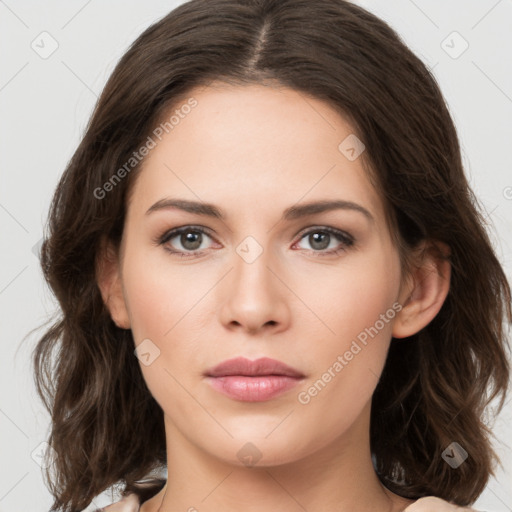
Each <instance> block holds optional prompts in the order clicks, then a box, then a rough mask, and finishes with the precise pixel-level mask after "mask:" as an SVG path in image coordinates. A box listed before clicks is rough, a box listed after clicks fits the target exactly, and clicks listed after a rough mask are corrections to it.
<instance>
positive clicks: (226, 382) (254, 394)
mask: <svg viewBox="0 0 512 512" xmlns="http://www.w3.org/2000/svg"><path fill="white" fill-rule="evenodd" d="M300 380H301V379H299V378H295V377H288V376H285V375H264V376H261V377H247V376H245V375H229V376H224V377H208V381H209V383H210V385H211V386H212V387H213V388H214V389H216V390H217V391H220V392H221V393H223V394H225V395H227V396H229V397H230V398H233V399H234V400H241V401H243V402H264V401H265V400H270V399H271V398H274V397H276V396H278V395H281V394H282V393H284V392H286V391H288V390H289V389H291V388H293V387H294V386H296V385H297V384H298V383H299V382H300Z"/></svg>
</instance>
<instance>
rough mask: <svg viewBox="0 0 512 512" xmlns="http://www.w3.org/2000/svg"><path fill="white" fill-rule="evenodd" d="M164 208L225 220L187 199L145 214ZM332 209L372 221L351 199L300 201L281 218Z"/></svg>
mask: <svg viewBox="0 0 512 512" xmlns="http://www.w3.org/2000/svg"><path fill="white" fill-rule="evenodd" d="M165 209H178V210H183V211H185V212H188V213H193V214H196V215H205V216H208V217H214V218H217V219H221V220H225V219H226V215H225V214H224V213H223V212H222V210H221V209H220V208H218V207H217V206H215V205H213V204H210V203H203V202H198V201H190V200H187V199H171V198H165V199H160V200H159V201H157V202H156V203H155V204H154V205H153V206H151V207H150V208H149V209H148V211H147V212H146V215H148V214H150V213H152V212H155V211H159V210H165ZM332 210H352V211H356V212H359V213H362V214H363V215H364V216H365V217H366V218H367V219H368V220H369V221H370V222H374V220H375V219H374V218H373V215H372V214H371V213H370V212H369V211H368V210H367V209H366V208H364V207H363V206H361V205H360V204H357V203H354V202H352V201H344V200H341V199H340V200H325V201H314V202H310V203H301V204H298V205H294V206H290V207H289V208H287V209H286V210H285V211H284V212H283V215H282V218H281V220H295V219H299V218H301V217H307V216H308V215H315V214H319V213H323V212H327V211H332Z"/></svg>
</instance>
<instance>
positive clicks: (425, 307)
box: [392, 241, 451, 338]
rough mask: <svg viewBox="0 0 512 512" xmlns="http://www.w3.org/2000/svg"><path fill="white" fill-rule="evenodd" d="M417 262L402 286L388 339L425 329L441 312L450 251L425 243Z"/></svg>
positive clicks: (441, 244) (445, 292) (446, 290)
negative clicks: (390, 335)
mask: <svg viewBox="0 0 512 512" xmlns="http://www.w3.org/2000/svg"><path fill="white" fill-rule="evenodd" d="M419 254H420V257H419V262H417V263H416V265H415V267H414V269H413V271H412V274H411V275H410V276H408V279H407V280H406V285H405V286H403V288H402V290H401V293H400V298H399V303H400V304H401V305H402V309H401V310H400V312H399V313H398V315H396V317H395V322H394V324H393V331H392V336H393V337H394V338H405V337H407V336H412V335H413V334H416V333H417V332H418V331H420V330H421V329H423V327H425V326H427V325H428V324H429V323H430V322H431V320H432V319H433V318H434V317H435V316H436V315H437V313H438V312H439V310H440V309H441V307H442V305H443V303H444V301H445V299H446V296H447V295H448V292H449V290H450V276H451V264H450V261H449V259H448V256H449V254H450V248H449V246H448V245H446V244H444V243H442V242H438V241H429V242H425V243H424V244H423V245H422V246H421V247H420V250H419Z"/></svg>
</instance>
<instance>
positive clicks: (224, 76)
mask: <svg viewBox="0 0 512 512" xmlns="http://www.w3.org/2000/svg"><path fill="white" fill-rule="evenodd" d="M213 80H221V81H225V82H227V83H231V84H237V85H243V84H255V83H256V84H278V85H280V86H284V87H289V88H292V89H294V90H296V91H299V92H301V93H303V94H305V95H309V96H310V97H314V98H318V99H321V100H325V101H326V102H328V104H329V105H330V106H331V107H332V108H334V109H336V111H338V112H339V113H340V114H341V115H342V116H344V117H345V118H346V119H347V120H349V121H350V123H351V125H352V126H353V128H354V130H355V132H356V133H357V134H358V137H359V138H360V139H361V140H362V141H363V143H364V144H365V146H366V151H365V152H364V153H363V155H362V158H363V163H364V164H365V170H366V171H367V172H368V176H369V177H370V178H371V180H372V183H373V184H374V186H375V187H376V189H377V190H378V192H379V194H380V195H381V197H382V199H383V201H384V203H385V207H386V215H387V219H386V220H389V226H390V228H391V233H392V236H393V240H394V242H395V244H396V247H397V248H398V250H399V254H400V257H401V261H402V263H403V270H404V272H405V271H407V269H408V268H409V265H410V261H409V256H410V255H411V254H412V250H413V249H414V248H415V247H417V245H418V243H419V242H421V241H424V240H438V241H441V242H443V243H445V244H447V245H448V246H449V247H450V250H451V254H450V255H449V256H448V257H449V259H450V263H451V266H452V274H451V285H450V291H449V293H448V296H447V298H446V300H445V302H444V304H443V306H442V308H441V310H440V312H439V313H438V315H437V316H436V317H435V318H434V319H433V320H432V321H431V322H430V323H429V325H428V326H426V327H425V328H423V329H422V330H421V331H420V332H418V333H417V334H415V335H414V336H410V337H408V338H406V339H400V340H398V339H392V341H391V346H390V349H389V353H388V358H387V361H386V365H385V368H384V371H383V373H382V376H381V379H380V382H379V384H378V386H377V388H376V390H375V393H374V396H373V401H372V411H371V424H370V434H371V435H370V442H371V450H372V454H373V458H374V464H375V470H376V472H377V474H378V476H379V478H380V479H381V481H382V482H383V484H384V485H386V486H387V487H388V488H389V489H391V490H392V491H394V492H395V493H397V494H399V495H401V496H404V497H408V498H413V499H416V498H420V497H423V496H427V495H434V496H438V497H440V498H443V499H445V500H450V501H453V502H454V503H456V504H458V505H462V506H464V505H468V504H471V503H473V502H474V501H475V500H476V499H477V497H478V496H479V494H480V493H481V492H482V491H483V489H484V487H485V485H486V483H487V481H488V478H489V476H490V475H491V474H493V468H494V463H495V462H496V461H497V460H498V459H497V456H496V454H495V453H494V451H493V449H492V442H491V441H492V435H491V431H490V429H489V427H488V425H487V424H486V422H485V421H484V418H485V415H484V412H485V411H486V407H487V406H488V405H489V403H490V402H491V400H494V399H497V401H498V406H499V407H498V410H499V409H500V408H501V407H502V405H503V403H504V400H505V396H506V393H507V385H508V378H509V371H510V368H509V362H508V355H509V354H508V348H509V347H508V342H507V338H506V329H507V325H506V323H507V322H508V323H510V322H511V321H512V311H511V305H510V303H511V291H510V285H509V283H508V282H507V279H506V276H505V274H504V271H503V269H502V267H501V265H500V262H499V261H498V258H497V256H496V254H495V252H494V250H493V247H492V244H491V241H490V238H489V234H488V233H487V231H486V222H485V211H484V209H483V208H482V207H481V206H480V205H479V202H478V200H477V198H476V197H475V195H474V194H473V192H472V191H471V189H470V187H469V184H468V181H467V179H466V177H465V174H464V169H463V165H462V161H461V152H460V147H459V141H458V136H457V133H456V129H455V126H454V123H453V121H452V118H451V116H450V113H449V110H448V107H447V105H446V103H445V101H444V98H443V96H442V94H441V92H440V88H439V86H438V84H437V82H436V80H435V78H434V76H433V75H432V73H431V72H430V70H429V69H428V68H427V67H426V66H425V64H424V63H423V62H422V61H421V60H420V59H419V58H418V57H416V56H415V55H414V54H413V53H412V52H411V51H410V50H409V49H408V47H407V46H406V45H405V43H404V42H403V41H402V40H401V38H400V37H399V36H398V34H397V33H396V32H395V31H394V30H393V29H392V28H391V27H390V26H389V25H387V24H386V23H385V22H384V21H382V20H380V19H379V18H378V17H376V16H375V15H373V14H371V13H369V12H368V11H366V10H365V9H363V8H361V7H359V6H357V5H354V4H352V3H350V2H348V1H344V0H315V1H314V2H311V1H309V0H237V1H235V0H191V1H189V2H187V3H184V4H182V5H180V6H179V7H177V8H176V9H174V10H173V11H171V12H170V13H169V14H168V15H166V16H165V17H163V18H162V19H161V20H159V21H157V22H156V23H154V24H153V25H151V26H150V27H149V28H147V29H146V30H145V31H144V32H143V33H142V35H140V36H139V37H138V38H137V39H136V40H135V41H134V43H133V44H132V45H131V46H130V48H129V49H128V50H127V52H126V53H125V54H124V56H123V57H122V58H121V59H120V61H119V62H118V64H117V66H116V68H115V69H114V71H113V73H112V75H111V76H110V78H109V79H108V81H107V83H106V85H105V87H104V89H103V91H102V94H101V96H100V98H99V99H98V102H97V104H96V106H95V109H94V112H93V114H92V116H91V119H90V120H89V123H88V125H87V127H86V130H85V134H84V136H83V138H82V140H81V142H80V144H79V146H78V148H77V149H76V152H75V153H74V155H73V156H72V158H71V159H70V161H69V162H68V164H67V167H66V169H65V171H64V173H63V175H62V178H61V180H60V182H59V184H58V186H57V188H56V191H55V194H54V197H53V200H52V204H51V207H50V212H49V218H48V224H47V231H46V236H45V241H44V244H43V246H42V250H41V264H42V268H43V271H44V277H45V279H46V281H47V283H48V284H49V286H50V287H51V289H52V291H53V293H54V294H55V296H56V298H57V299H58V302H59V305H60V311H59V313H58V318H56V319H55V321H54V323H53V324H52V325H51V327H50V328H48V329H47V330H46V331H45V333H44V335H43V336H42V337H41V338H40V340H39V341H38V343H37V345H36V347H35V349H34V353H33V365H34V370H35V381H36V385H37V390H38V393H39V395H40V397H41V399H42V400H43V402H44V405H45V406H46V408H47V409H48V411H49V412H50V414H51V431H50V434H49V439H48V442H49V444H50V445H51V447H52V448H53V450H54V451H55V455H56V458H55V460H53V464H52V465H51V466H50V467H49V468H48V470H47V472H46V473H45V477H46V479H47V480H48V482H49V486H50V490H51V492H52V495H53V497H54V503H53V506H52V510H62V511H65V512H68V511H76V510H81V509H83V508H85V507H86V506H87V505H88V504H89V503H90V502H91V500H92V499H93V498H94V497H95V496H97V495H98V494H100V493H101V492H103V491H104V490H107V489H109V488H111V487H113V486H118V485H120V486H121V488H122V492H123V493H127V492H130V491H134V492H137V494H139V496H140V498H141V500H143V501H144V500H146V499H148V497H150V496H151V495H153V494H155V493H156V492H158V490H160V489H161V488H162V487H163V485H164V483H165V480H164V479H162V478H157V479H155V481H154V482H152V485H150V486H149V487H148V486H147V485H143V484H142V481H143V480H144V479H147V478H148V475H151V474H152V472H154V471H160V470H162V469H163V468H165V465H166V443H165V430H164V422H163V412H162V410H161V408H160V406H159V405H158V404H157V402H156V401H155V400H154V398H153V397H152V395H151V394H150V392H149V390H148V388H147V386H146V383H145V381H144V379H143V376H142V373H141V369H140V366H139V361H138V359H137V358H136V357H135V355H134V342H133V338H132V335H131V331H130V330H123V329H120V328H118V327H117V326H116V325H115V324H114V323H113V321H112V319H111V317H110V315H109V313H108V310H107V309H106V306H105V304H104V302H103V300H102V297H101V294H100V291H99V288H98V285H97V266H96V265H97V261H98V254H99V252H100V250H101V247H102V240H105V239H109V240H111V241H112V242H113V243H114V244H115V245H116V246H118V245H119V243H120V240H121V238H122V233H123V225H124V219H125V211H126V204H127V199H128V197H129V192H130V190H131V187H133V183H134V180H135V178H136V176H137V173H138V171H139V169H140V164H137V165H135V166H134V167H133V169H132V170H130V172H127V173H126V176H124V175H123V179H120V180H117V181H115V182H113V181H112V177H113V175H114V174H115V173H116V172H117V170H118V169H120V168H121V167H122V166H123V165H124V164H125V163H126V162H127V161H129V159H130V158H131V157H132V155H133V152H134V151H137V150H138V149H139V148H140V147H141V146H142V145H143V143H144V141H146V140H147V137H148V136H149V135H150V134H151V132H152V130H153V129H154V128H155V126H157V125H158V123H159V121H161V120H162V119H163V118H164V116H165V115H168V113H169V112H170V110H171V108H173V107H175V106H176V105H177V104H178V102H179V101H181V100H182V99H183V98H186V97H187V94H188V93H189V92H190V91H191V90H192V88H193V87H196V86H204V85H208V84H209V83H211V82H212V81H213ZM118 177H119V173H118ZM107 183H109V184H110V186H107V185H106V184H107ZM107 189H108V194H107V195H106V197H100V196H101V195H102V194H103V192H101V194H100V193H99V192H98V191H101V190H103V191H105V190H107ZM453 441H456V442H458V443H459V444H460V445H461V446H462V447H463V448H464V449H465V450H466V451H467V452H468V454H469V457H468V459H467V460H466V461H465V462H464V464H462V465H461V466H460V467H459V468H458V469H457V470H453V469H452V468H451V467H450V466H449V465H448V464H447V463H446V462H445V461H444V460H443V458H442V457H441V454H442V452H443V450H444V449H445V448H446V447H447V446H448V445H449V444H450V443H451V442H453Z"/></svg>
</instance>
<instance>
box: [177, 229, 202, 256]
mask: <svg viewBox="0 0 512 512" xmlns="http://www.w3.org/2000/svg"><path fill="white" fill-rule="evenodd" d="M200 235H201V234H200V233H198V232H197V231H188V232H187V233H183V234H182V235H181V243H182V244H183V247H185V248H186V249H189V250H191V251H195V250H197V249H198V248H199V247H201V238H200ZM194 238H196V240H194ZM198 240H199V243H197V242H198ZM189 244H192V247H191V246H190V245H189Z"/></svg>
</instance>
